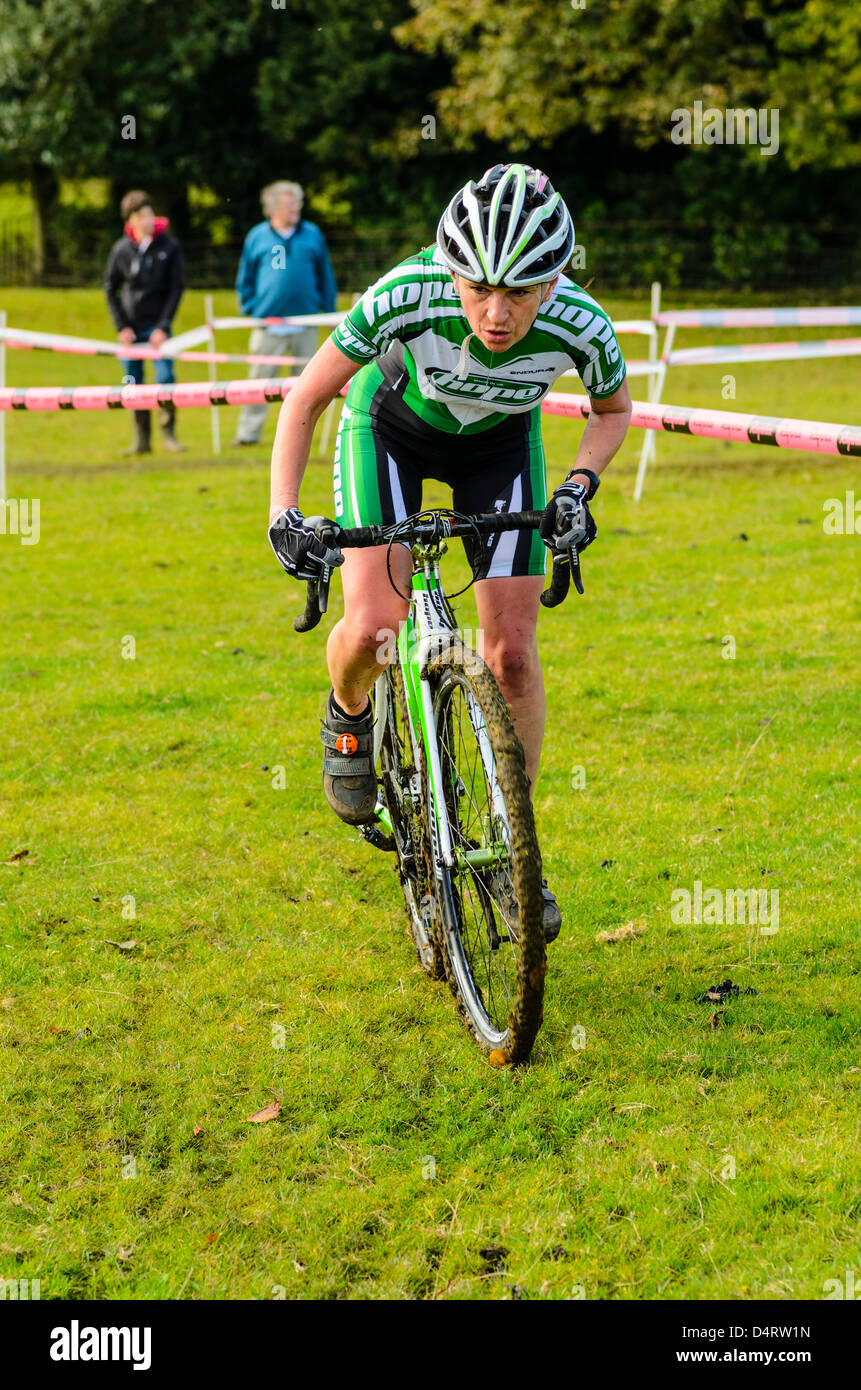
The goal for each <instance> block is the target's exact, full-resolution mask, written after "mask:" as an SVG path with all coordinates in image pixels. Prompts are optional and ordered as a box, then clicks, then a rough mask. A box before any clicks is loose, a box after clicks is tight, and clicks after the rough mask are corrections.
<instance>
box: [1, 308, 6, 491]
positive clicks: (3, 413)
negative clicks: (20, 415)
mask: <svg viewBox="0 0 861 1390" xmlns="http://www.w3.org/2000/svg"><path fill="white" fill-rule="evenodd" d="M5 327H6V310H5V309H0V328H5ZM5 385H6V339H5V338H0V386H5ZM5 500H6V411H5V410H0V502H5Z"/></svg>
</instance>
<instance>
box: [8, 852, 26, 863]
mask: <svg viewBox="0 0 861 1390" xmlns="http://www.w3.org/2000/svg"><path fill="white" fill-rule="evenodd" d="M29 853H30V851H29V850H28V849H16V850H15V853H14V854H10V855H9V858H8V859H7V860H6V863H7V864H17V863H18V860H19V859H26V857H27V855H28V854H29Z"/></svg>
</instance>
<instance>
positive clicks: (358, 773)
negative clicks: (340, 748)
mask: <svg viewBox="0 0 861 1390" xmlns="http://www.w3.org/2000/svg"><path fill="white" fill-rule="evenodd" d="M323 771H324V772H327V773H328V774H329V776H330V777H364V776H367V775H369V774H370V771H371V760H370V758H361V757H359V756H358V754H355V753H354V754H353V756H352V757H351V758H339V757H335V755H334V754H333V753H325V754H324V755H323Z"/></svg>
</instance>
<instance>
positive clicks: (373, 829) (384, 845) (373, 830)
mask: <svg viewBox="0 0 861 1390" xmlns="http://www.w3.org/2000/svg"><path fill="white" fill-rule="evenodd" d="M359 837H360V839H362V840H367V842H368V844H369V845H373V846H374V849H381V850H383V851H385V852H386V853H394V851H395V848H396V846H395V838H394V836H393V835H384V834H383V832H382V830H380V829H379V828H378V827H377V826H376V825H360V826H359Z"/></svg>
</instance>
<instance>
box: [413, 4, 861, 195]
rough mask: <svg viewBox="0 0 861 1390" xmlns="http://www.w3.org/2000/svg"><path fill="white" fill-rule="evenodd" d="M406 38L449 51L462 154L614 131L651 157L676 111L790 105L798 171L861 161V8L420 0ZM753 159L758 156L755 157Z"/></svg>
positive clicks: (784, 125)
mask: <svg viewBox="0 0 861 1390" xmlns="http://www.w3.org/2000/svg"><path fill="white" fill-rule="evenodd" d="M413 5H414V9H415V10H416V13H415V15H414V17H413V18H412V19H411V20H410V21H408V22H407V23H405V24H403V25H401V26H400V27H399V29H398V30H396V37H397V38H398V40H399V41H400V42H402V43H404V44H406V45H409V46H411V47H415V48H417V49H419V50H420V51H421V52H425V53H429V54H434V53H442V54H445V55H446V56H447V57H448V58H449V59H450V61H451V63H452V66H453V80H452V82H451V83H450V84H449V85H448V86H446V87H444V88H443V89H442V90H441V91H440V92H439V93H438V102H439V110H440V112H441V113H442V114H443V115H444V117H445V119H446V121H447V122H448V123H449V125H450V127H451V129H452V131H453V134H454V137H455V138H456V139H457V141H458V142H459V143H460V144H461V145H462V146H467V147H468V146H469V144H470V143H471V142H472V141H474V140H475V139H476V138H478V137H479V136H481V135H488V134H489V135H491V136H492V137H493V138H495V139H498V140H508V141H510V142H513V143H524V142H529V143H532V144H535V145H538V146H544V147H547V146H548V145H550V144H551V143H552V142H553V141H554V140H556V139H558V138H559V137H560V136H562V135H564V134H565V133H566V132H571V131H574V130H580V131H590V132H593V133H596V132H601V131H605V130H607V129H610V128H616V129H617V130H618V131H619V132H620V135H621V136H622V138H623V140H625V141H627V142H630V143H633V144H634V145H636V146H639V147H641V148H649V147H651V146H655V145H657V144H659V143H661V142H665V141H667V140H668V139H669V134H670V118H671V113H672V112H673V110H675V109H677V108H680V107H688V106H690V105H692V103H693V102H695V101H696V100H703V101H704V102H705V103H706V105H712V106H717V107H726V106H734V107H739V106H741V107H748V106H753V107H757V108H758V107H778V108H779V109H780V112H781V152H782V154H783V156H784V158H785V160H786V162H787V164H788V165H789V167H790V168H792V169H801V168H805V167H810V168H814V169H831V168H838V167H849V166H858V165H861V121H859V117H861V8H859V7H858V6H857V5H856V6H852V5H841V4H838V5H834V4H833V3H832V2H831V0H674V2H673V3H672V4H666V3H663V0H602V3H600V4H593V3H592V0H589V3H588V4H586V5H584V7H583V8H578V7H576V6H575V5H572V4H561V3H560V4H553V5H547V4H545V3H543V0H507V3H506V4H505V6H504V7H500V6H499V5H498V4H497V3H495V0H471V3H470V5H469V7H468V8H464V4H463V0H413ZM747 153H748V155H749V157H750V158H753V159H755V158H756V157H757V155H758V151H756V150H749V151H748V152H747Z"/></svg>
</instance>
